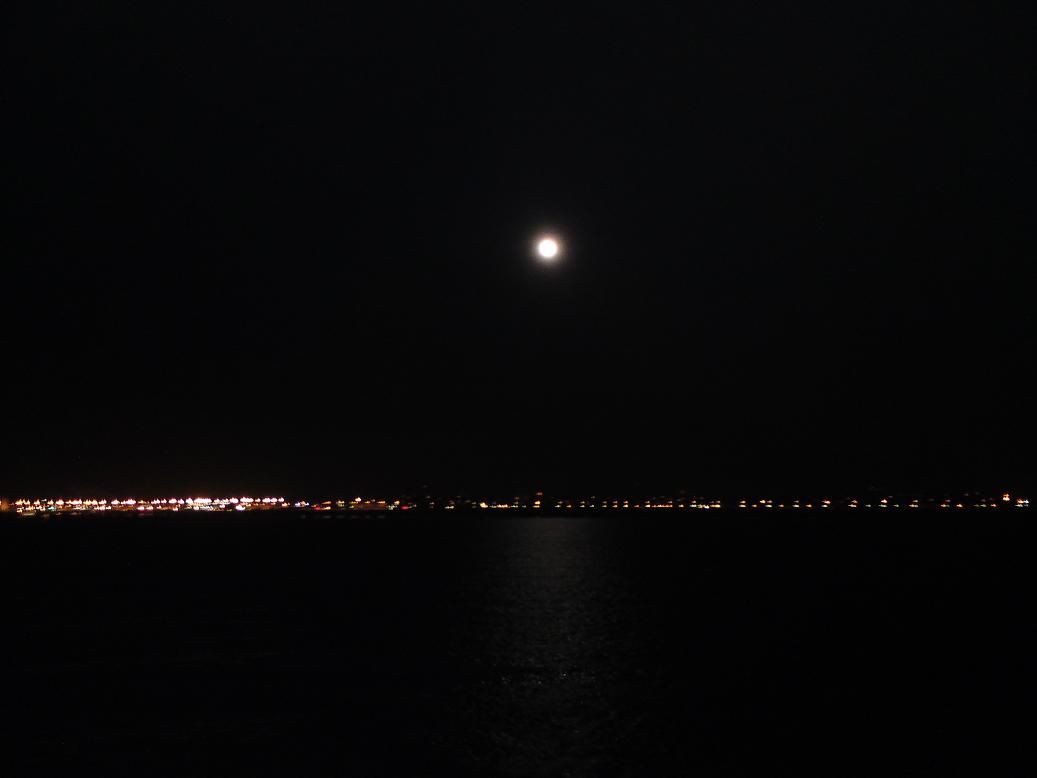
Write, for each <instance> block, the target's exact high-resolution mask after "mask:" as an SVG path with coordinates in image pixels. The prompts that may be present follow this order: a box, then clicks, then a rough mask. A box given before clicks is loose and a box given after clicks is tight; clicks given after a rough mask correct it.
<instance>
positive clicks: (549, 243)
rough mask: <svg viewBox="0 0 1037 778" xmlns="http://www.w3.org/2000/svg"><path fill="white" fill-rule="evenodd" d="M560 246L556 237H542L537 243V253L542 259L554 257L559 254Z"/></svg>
mask: <svg viewBox="0 0 1037 778" xmlns="http://www.w3.org/2000/svg"><path fill="white" fill-rule="evenodd" d="M559 250H560V246H559V245H558V241H557V240H555V239H554V238H541V239H540V241H539V242H538V243H537V254H539V255H540V258H541V259H554V258H555V257H557V256H558V252H559Z"/></svg>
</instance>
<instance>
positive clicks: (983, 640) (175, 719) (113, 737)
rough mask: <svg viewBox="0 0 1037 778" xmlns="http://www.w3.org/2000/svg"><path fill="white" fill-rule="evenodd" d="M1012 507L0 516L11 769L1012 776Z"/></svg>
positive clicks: (1023, 609)
mask: <svg viewBox="0 0 1037 778" xmlns="http://www.w3.org/2000/svg"><path fill="white" fill-rule="evenodd" d="M1028 519H1029V515H1028V513H1027V514H1026V515H1025V516H1017V515H1010V514H1009V513H1008V512H1003V513H1002V514H1000V515H996V516H994V515H991V514H967V515H964V516H962V515H960V514H958V515H955V516H954V517H953V518H952V519H948V518H947V517H945V516H942V515H941V516H936V515H931V514H930V515H919V514H893V515H885V514H881V515H875V514H868V515H865V516H863V518H862V517H861V515H860V514H857V515H850V516H848V515H841V514H835V513H830V514H823V515H816V514H814V515H811V516H809V517H806V516H805V515H794V514H793V515H790V514H782V515H767V516H765V517H764V516H758V515H756V514H753V515H749V516H747V515H746V514H744V513H743V514H738V513H731V514H718V513H710V514H697V515H692V516H682V517H666V518H657V517H649V516H626V517H623V518H548V517H540V518H506V519H502V518H494V519H486V518H482V517H468V518H465V517H460V518H428V519H424V520H421V519H407V520H398V519H395V518H394V519H386V520H380V521H379V520H338V521H335V520H316V519H305V520H303V519H299V518H296V517H292V518H289V517H280V518H273V519H271V518H267V517H262V518H252V517H249V518H238V517H235V518H231V519H224V518H216V517H206V518H204V519H197V518H194V517H191V518H187V519H177V520H168V519H160V520H155V519H148V520H142V519H119V518H114V519H113V518H104V519H76V520H64V521H49V522H35V523H27V522H8V523H7V524H5V525H4V526H3V527H2V528H0V544H2V551H0V553H2V561H3V573H2V574H3V589H2V591H3V592H4V594H3V605H4V615H3V633H2V634H3V647H2V652H3V657H4V668H3V669H4V689H3V700H4V703H3V704H4V708H5V710H6V712H7V714H8V715H7V716H6V718H7V722H8V723H6V724H5V725H4V728H3V732H2V741H0V744H2V746H3V748H4V754H5V761H6V762H7V763H9V764H13V765H16V769H15V771H14V772H12V773H9V774H11V775H31V774H44V773H47V774H50V773H62V772H64V773H73V772H75V773H82V772H84V771H86V772H88V773H90V772H97V773H98V774H102V773H103V774H107V775H111V774H131V773H132V774H146V775H154V774H162V775H167V774H168V775H232V774H250V775H300V776H303V775H351V776H366V775H371V776H409V775H415V776H417V775H472V776H475V775H480V776H484V775H505V776H526V775H529V776H556V775H557V776H565V775H572V776H613V775H615V776H621V775H622V776H645V775H684V774H701V775H737V774H773V773H779V774H792V773H800V774H801V773H803V772H811V773H825V774H830V775H874V774H876V773H877V772H881V773H882V774H887V775H933V774H941V775H943V774H951V773H954V774H973V775H974V774H981V773H989V774H997V775H1006V774H1013V775H1014V774H1020V775H1022V774H1031V773H1032V768H1033V767H1034V764H1035V762H1034V753H1033V745H1032V744H1031V741H1032V739H1033V738H1032V724H1033V721H1032V718H1033V716H1032V713H1033V709H1034V705H1035V699H1034V690H1035V686H1034V683H1033V680H1034V678H1033V663H1034V656H1035V654H1034V650H1035V648H1037V645H1035V641H1034V633H1033V630H1032V626H1033V606H1034V602H1033V599H1032V594H1033V583H1034V573H1033V565H1032V559H1033V553H1034V546H1033V540H1034V532H1033V530H1032V529H1031V527H1030V525H1029V522H1028V521H1027V520H1028Z"/></svg>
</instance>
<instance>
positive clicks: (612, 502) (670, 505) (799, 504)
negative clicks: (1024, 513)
mask: <svg viewBox="0 0 1037 778" xmlns="http://www.w3.org/2000/svg"><path fill="white" fill-rule="evenodd" d="M418 507H421V508H423V509H426V510H454V509H456V508H462V509H465V508H466V509H477V510H511V511H525V510H535V511H540V510H543V509H549V510H550V509H553V510H557V511H579V510H584V511H586V510H595V511H600V510H609V511H611V510H637V511H644V510H678V511H687V510H717V509H721V508H724V507H729V508H730V507H736V508H738V509H741V510H827V509H829V508H846V509H850V510H857V509H875V510H887V509H919V508H926V509H944V510H947V509H965V508H983V509H992V508H1011V507H1014V508H1029V507H1030V500H1029V499H1028V498H1026V497H1013V496H1012V495H1011V494H1009V493H1007V492H1005V493H1002V494H1001V495H998V496H994V497H992V496H989V495H988V496H983V495H979V494H976V493H972V494H969V495H967V496H964V497H959V498H954V499H951V498H944V499H938V498H931V499H925V500H920V499H919V498H917V497H914V498H906V497H905V498H898V497H895V496H893V495H890V496H886V497H875V498H868V499H865V500H861V499H858V498H856V497H847V498H843V499H839V500H832V499H831V498H827V497H823V498H810V499H786V500H778V501H775V500H773V499H771V498H767V497H764V498H758V499H740V500H737V501H734V502H729V503H726V504H725V503H723V502H722V501H720V500H716V499H702V498H692V497H685V498H678V499H673V498H668V497H657V498H650V499H641V500H629V499H619V498H613V497H610V498H599V497H593V496H592V497H585V498H573V499H558V500H552V501H550V502H545V501H544V499H543V494H542V493H540V492H538V493H537V494H536V496H535V497H534V498H533V499H528V498H522V497H515V498H513V499H509V500H479V499H463V498H460V497H457V498H448V499H445V500H442V501H439V500H436V499H433V498H431V497H429V498H427V499H426V500H424V501H420V502H416V501H413V500H409V499H396V500H392V499H376V498H365V497H354V498H351V499H348V500H323V501H315V502H310V501H308V500H297V501H288V500H286V499H285V498H284V497H248V496H241V497H215V498H212V497H171V498H162V499H150V500H138V499H136V498H133V497H128V498H125V499H121V500H120V499H113V500H103V499H81V498H74V499H36V500H31V499H19V500H15V501H14V502H13V503H10V504H8V503H7V502H6V501H4V503H3V509H5V510H6V509H12V510H14V512H16V513H19V514H26V515H36V514H47V513H95V512H103V511H120V512H137V513H150V512H154V511H172V512H177V511H257V510H271V509H286V508H294V509H297V510H301V511H307V512H309V511H315V512H321V513H323V512H342V511H370V512H385V511H397V510H402V511H406V510H412V509H415V508H418Z"/></svg>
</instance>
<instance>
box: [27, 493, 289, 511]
mask: <svg viewBox="0 0 1037 778" xmlns="http://www.w3.org/2000/svg"><path fill="white" fill-rule="evenodd" d="M12 505H13V507H14V510H15V512H16V513H26V514H35V513H95V512H101V511H120V512H128V511H136V512H138V513H149V512H153V511H174V512H178V511H226V510H236V511H249V510H270V509H273V508H287V507H288V505H289V503H287V502H286V501H285V499H284V497H246V496H242V497H168V498H162V499H152V500H138V499H136V498H134V497H127V498H125V499H122V500H119V499H114V500H94V499H86V500H84V499H79V498H76V499H69V500H65V499H57V500H53V499H47V500H29V499H21V500H15V501H14V503H13V504H12Z"/></svg>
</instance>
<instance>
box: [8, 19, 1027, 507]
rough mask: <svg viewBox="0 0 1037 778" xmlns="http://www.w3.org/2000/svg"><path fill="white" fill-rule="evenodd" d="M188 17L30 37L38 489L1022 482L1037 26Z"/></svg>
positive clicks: (20, 387) (12, 289)
mask: <svg viewBox="0 0 1037 778" xmlns="http://www.w3.org/2000/svg"><path fill="white" fill-rule="evenodd" d="M157 5H159V4H154V3H128V2H127V3H101V2H97V3H81V2H67V3H57V2H39V1H38V2H32V3H19V4H17V6H16V8H15V10H13V11H11V10H9V11H7V12H6V13H5V17H6V20H5V25H4V28H5V32H4V63H3V76H2V77H0V78H2V84H3V104H4V117H5V119H4V125H5V129H6V130H7V131H8V133H9V134H8V136H7V140H6V142H5V143H4V152H3V156H4V161H3V178H4V183H5V205H4V211H3V213H4V218H3V229H2V235H0V250H2V256H3V265H2V267H3V293H4V305H3V310H4V312H5V313H4V321H3V332H4V344H5V347H4V372H3V374H4V383H5V385H6V386H7V388H8V389H9V398H10V399H9V400H8V401H7V404H6V405H5V409H4V410H5V412H4V423H3V437H4V438H5V439H6V441H7V442H6V443H4V454H5V456H6V457H9V458H10V463H9V464H8V465H7V466H5V467H4V468H3V472H2V475H0V489H2V490H4V491H6V492H7V493H13V494H21V493H26V492H34V493H35V492H41V491H42V492H50V493H56V492H59V491H64V492H68V491H79V492H91V493H97V492H112V493H121V494H126V493H128V492H130V491H136V492H141V491H148V490H151V491H163V490H164V491H176V492H185V491H187V492H190V491H202V490H212V491H237V490H259V491H270V492H288V493H299V492H313V491H319V492H349V491H353V490H357V489H365V490H370V489H383V488H406V489H415V488H417V487H419V486H420V485H422V484H429V485H432V486H433V487H435V488H441V489H455V488H466V489H479V488H494V489H496V488H500V489H513V488H530V487H536V486H540V485H542V486H546V487H549V488H556V489H557V488H566V489H577V488H579V489H583V488H587V489H589V490H596V491H598V492H602V491H608V490H617V489H623V488H633V487H636V488H676V487H687V488H690V489H700V490H705V491H713V490H720V489H739V488H750V487H751V488H754V489H755V488H764V487H767V488H772V487H775V486H778V487H789V488H793V487H794V488H807V487H810V488H813V487H814V486H817V487H825V488H832V487H836V488H838V487H843V486H845V487H847V488H850V487H853V488H856V487H864V486H869V485H890V486H908V487H909V486H916V485H917V486H925V487H941V488H942V487H956V488H957V487H961V488H967V487H972V486H987V485H991V486H999V485H1000V484H1006V485H1023V484H1024V482H1025V480H1026V479H1028V478H1029V477H1030V475H1029V474H1030V472H1031V470H1032V465H1033V459H1032V456H1031V453H1030V444H1029V443H1028V439H1032V436H1033V433H1034V431H1035V430H1034V415H1033V412H1032V405H1031V394H1032V392H1033V390H1034V380H1033V379H1034V370H1033V355H1032V352H1033V348H1034V338H1033V327H1032V323H1033V314H1032V309H1033V287H1032V285H1031V282H1030V281H1029V280H1028V279H1027V275H1028V271H1029V270H1030V268H1029V265H1031V264H1032V262H1033V257H1034V255H1035V254H1034V250H1035V248H1037V241H1035V234H1034V227H1033V215H1034V204H1035V203H1034V197H1033V179H1032V174H1033V172H1034V165H1033V162H1034V156H1033V146H1034V144H1033V139H1034V130H1035V122H1034V119H1035V110H1034V105H1035V99H1034V98H1035V95H1034V70H1033V55H1034V29H1035V14H1034V11H1033V10H1032V7H1031V6H1030V4H1023V3H1020V4H1018V5H1013V6H1009V5H1006V4H1001V3H997V4H991V3H965V2H942V3H932V4H928V3H926V4H922V3H905V2H902V0H901V2H896V3H876V2H867V3H856V4H851V3H823V4H822V3H819V4H817V5H813V4H807V3H793V4H779V3H763V2H754V3H748V2H733V1H732V0H724V2H704V3H684V2H674V3H668V4H652V3H633V2H625V3H618V4H609V3H605V4H600V5H599V7H598V8H597V10H596V11H594V12H593V13H588V12H586V11H585V10H581V11H579V12H577V11H569V10H566V8H565V7H563V6H561V5H559V4H557V3H547V4H543V5H538V4H534V3H521V4H507V3H499V2H493V3H490V2H471V3H428V4H423V6H421V7H420V8H419V9H416V8H415V7H412V6H410V5H407V4H390V3H378V4H369V5H370V6H372V7H374V8H376V9H377V10H361V9H360V8H358V7H357V4H352V3H338V4H332V3H321V4H313V6H312V7H310V5H309V4H291V3H278V4H269V3H263V2H255V1H254V2H247V3H246V2H240V3H230V2H218V1H213V2H206V3H197V4H196V3H170V4H163V5H167V6H168V7H166V8H164V9H160V8H158V7H156V6H157ZM304 5H305V6H307V7H302V6H304ZM544 229H553V230H555V231H557V232H558V234H560V235H561V236H562V237H563V238H564V240H565V242H566V256H565V258H564V261H562V262H560V263H558V264H557V265H555V266H552V267H544V266H542V265H539V264H537V263H536V262H535V261H534V260H533V259H532V257H531V252H530V241H531V240H532V239H533V237H534V236H535V235H536V234H537V233H538V232H540V231H541V230H544Z"/></svg>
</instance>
